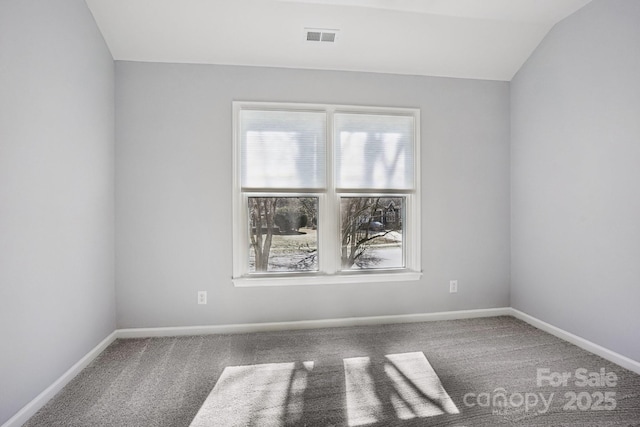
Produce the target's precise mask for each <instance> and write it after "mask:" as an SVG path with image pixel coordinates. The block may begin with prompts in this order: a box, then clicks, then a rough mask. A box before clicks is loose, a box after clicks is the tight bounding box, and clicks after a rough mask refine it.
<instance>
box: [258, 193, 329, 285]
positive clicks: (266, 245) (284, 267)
mask: <svg viewBox="0 0 640 427" xmlns="http://www.w3.org/2000/svg"><path fill="white" fill-rule="evenodd" d="M248 209H249V227H250V228H249V240H250V241H249V245H250V250H249V272H250V273H264V272H270V271H271V272H296V271H318V237H317V231H318V230H317V224H318V198H317V197H249V204H248Z"/></svg>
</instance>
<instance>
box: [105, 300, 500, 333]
mask: <svg viewBox="0 0 640 427" xmlns="http://www.w3.org/2000/svg"><path fill="white" fill-rule="evenodd" d="M511 315H512V314H511V308H509V307H502V308H488V309H479V310H461V311H444V312H439V313H419V314H402V315H392V316H371V317H347V318H342V319H325V320H301V321H294V322H272V323H243V324H235V325H213V326H184V327H166V328H132V329H118V330H117V331H116V334H117V338H148V337H175V336H186V335H210V334H231V333H247V332H268V331H283V330H296V329H318V328H338V327H344V326H367V325H384V324H389V323H415V322H428V321H435V320H454V319H472V318H476V317H494V316H511Z"/></svg>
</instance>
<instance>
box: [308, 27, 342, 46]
mask: <svg viewBox="0 0 640 427" xmlns="http://www.w3.org/2000/svg"><path fill="white" fill-rule="evenodd" d="M338 31H340V30H332V29H329V28H305V29H304V34H305V40H306V41H308V42H327V43H334V42H335V41H336V33H337V32H338Z"/></svg>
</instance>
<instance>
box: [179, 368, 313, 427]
mask: <svg viewBox="0 0 640 427" xmlns="http://www.w3.org/2000/svg"><path fill="white" fill-rule="evenodd" d="M312 369H313V362H302V363H299V362H298V363H293V362H292V363H267V364H261V365H249V366H228V367H226V368H225V369H224V371H223V372H222V375H220V378H219V379H218V382H217V383H216V385H215V387H214V388H213V390H212V391H211V393H210V394H209V396H208V397H207V399H206V400H205V402H204V404H203V405H202V407H201V408H200V410H199V411H198V413H197V414H196V416H195V418H194V419H193V421H192V422H191V424H190V427H205V426H207V427H211V426H224V427H229V426H247V425H290V424H294V423H295V422H296V421H298V420H299V419H300V418H301V416H302V412H303V403H304V401H303V393H304V391H305V389H306V388H307V377H308V373H309V372H310V371H311V370H312Z"/></svg>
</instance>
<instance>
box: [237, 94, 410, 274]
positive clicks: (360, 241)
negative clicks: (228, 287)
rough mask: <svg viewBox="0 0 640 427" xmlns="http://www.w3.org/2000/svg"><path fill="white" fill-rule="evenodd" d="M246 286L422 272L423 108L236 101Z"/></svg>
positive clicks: (240, 254) (241, 264)
mask: <svg viewBox="0 0 640 427" xmlns="http://www.w3.org/2000/svg"><path fill="white" fill-rule="evenodd" d="M233 118H234V162H233V169H234V192H233V199H234V200H233V209H234V230H233V232H234V242H233V243H234V252H233V254H234V263H233V278H234V283H235V284H236V285H237V286H244V285H247V286H253V285H284V284H314V283H341V282H363V281H390V280H415V279H417V278H418V277H419V276H420V224H419V219H420V215H419V207H420V200H419V195H420V192H419V188H418V185H419V182H420V174H419V172H420V163H419V160H418V159H419V142H418V136H419V122H420V117H419V111H418V110H416V109H408V108H374V107H351V106H339V105H315V104H314V105H308V104H276V103H250V102H234V103H233Z"/></svg>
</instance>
